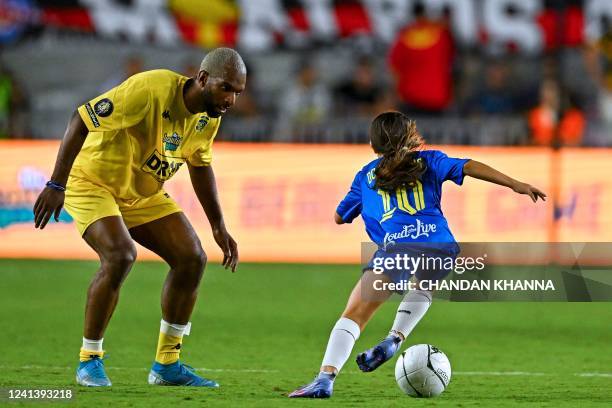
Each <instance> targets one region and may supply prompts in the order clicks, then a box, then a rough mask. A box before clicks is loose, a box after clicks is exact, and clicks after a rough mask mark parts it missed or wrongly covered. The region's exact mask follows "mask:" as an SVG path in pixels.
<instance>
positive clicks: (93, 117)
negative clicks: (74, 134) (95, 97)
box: [85, 102, 100, 128]
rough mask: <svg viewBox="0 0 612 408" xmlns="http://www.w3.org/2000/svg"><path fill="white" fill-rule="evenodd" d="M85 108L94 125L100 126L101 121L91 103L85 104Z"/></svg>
mask: <svg viewBox="0 0 612 408" xmlns="http://www.w3.org/2000/svg"><path fill="white" fill-rule="evenodd" d="M85 109H86V110H87V114H88V115H89V119H91V123H93V125H94V127H96V128H98V127H100V122H99V121H98V117H97V116H96V114H95V113H94V110H93V109H92V108H91V104H90V103H89V102H88V103H87V104H86V105H85Z"/></svg>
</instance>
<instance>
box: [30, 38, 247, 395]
mask: <svg viewBox="0 0 612 408" xmlns="http://www.w3.org/2000/svg"><path fill="white" fill-rule="evenodd" d="M245 83H246V68H245V65H244V62H243V61H242V58H241V57H240V55H239V54H238V53H237V52H236V51H234V50H233V49H230V48H217V49H215V50H212V51H211V52H210V53H208V54H207V55H206V57H205V58H204V60H203V61H202V64H201V66H200V71H199V72H198V74H197V75H196V76H195V77H194V78H187V77H184V76H182V75H179V74H177V73H174V72H172V71H167V70H155V71H148V72H143V73H140V74H136V75H134V76H132V77H130V78H128V79H127V80H126V81H125V82H123V83H122V84H120V85H119V86H117V87H116V88H113V89H111V90H110V91H108V92H106V93H105V94H102V95H100V96H98V97H97V98H94V99H92V100H91V101H90V102H88V103H86V104H85V105H83V106H81V107H79V108H78V109H77V111H76V112H75V113H74V115H73V116H72V119H71V120H70V123H69V124H68V128H67V130H66V133H65V135H64V139H63V141H62V144H61V146H60V149H59V153H58V156H57V160H56V163H55V169H54V171H53V175H52V176H51V180H49V181H48V182H47V186H46V187H45V189H44V190H43V191H42V192H41V193H40V196H39V197H38V199H37V201H36V204H35V205H34V218H35V226H36V228H41V229H43V228H44V227H45V225H46V224H47V222H48V221H49V219H50V217H51V216H54V217H55V219H56V220H57V217H58V216H59V213H60V210H61V208H62V206H63V205H65V207H66V210H67V211H68V213H70V215H72V217H73V218H74V220H75V223H76V225H77V228H78V230H79V232H80V233H81V235H82V236H83V239H84V240H85V241H86V242H87V244H89V246H91V247H92V249H93V250H94V251H96V253H97V254H98V256H99V257H100V269H99V270H98V273H97V274H96V275H95V277H94V279H93V282H92V283H91V286H90V287H89V291H88V293H87V305H86V308H85V327H84V336H83V346H82V348H81V352H80V364H79V366H78V368H77V376H76V377H77V382H78V383H79V384H81V385H86V386H110V385H111V382H110V380H109V379H108V377H107V375H106V373H105V371H104V364H103V361H102V357H103V355H104V351H103V348H102V340H103V336H104V331H105V329H106V327H107V325H108V322H109V320H110V318H111V316H112V314H113V311H114V309H115V306H116V304H117V300H118V297H119V289H120V288H121V284H122V282H123V280H124V279H125V277H126V276H127V274H128V273H129V271H130V269H131V267H132V265H133V264H134V261H135V259H136V247H135V245H134V242H133V241H136V242H138V243H139V244H141V245H142V246H144V247H145V248H148V249H150V250H151V251H153V252H155V253H156V254H158V255H159V256H160V257H161V258H162V259H164V261H166V262H167V263H168V264H169V265H170V272H169V273H168V276H167V279H166V282H165V284H164V288H163V291H162V298H161V306H162V321H161V329H160V334H159V342H158V346H157V354H156V357H155V363H154V364H153V367H152V368H151V371H150V373H149V383H150V384H158V385H189V386H204V387H218V386H219V385H218V384H217V383H216V382H215V381H212V380H207V379H205V378H202V377H200V376H198V375H197V374H195V373H194V372H193V370H191V369H189V368H188V367H187V366H185V365H183V364H182V363H181V362H180V361H179V352H180V350H181V342H182V338H183V335H187V334H189V329H190V323H189V317H190V316H191V312H192V310H193V307H194V304H195V301H196V297H197V291H198V285H199V282H200V279H201V277H202V274H203V272H204V266H205V264H206V254H205V253H204V250H203V249H202V246H201V244H200V240H199V239H198V237H197V235H196V232H195V231H194V229H193V227H192V226H191V224H190V223H189V221H188V220H187V218H186V217H185V215H184V214H183V213H182V212H181V209H180V208H179V207H178V205H177V204H176V203H175V202H174V200H172V198H170V196H169V195H168V194H167V193H165V192H164V190H163V184H164V182H165V181H166V180H168V179H169V178H170V177H172V176H173V175H174V173H176V171H177V170H178V169H179V168H180V167H181V166H183V165H184V164H186V167H188V168H189V174H190V177H191V182H192V184H193V188H194V190H195V192H196V195H197V197H198V199H199V201H200V203H201V204H202V207H203V208H204V212H205V213H206V216H207V217H208V220H209V222H210V224H211V227H212V231H213V235H214V238H215V241H216V242H217V244H218V245H219V246H220V247H221V249H222V250H223V254H224V258H223V265H224V266H225V268H226V269H227V268H229V269H231V270H232V272H233V271H234V270H235V269H236V265H237V264H238V250H237V245H236V242H235V241H234V239H233V238H232V237H231V236H230V234H229V233H228V232H227V230H226V227H225V223H224V221H223V215H222V212H221V207H220V205H219V200H218V198H217V190H216V183H215V176H214V173H213V169H212V167H211V156H212V154H211V145H212V142H213V139H214V138H215V135H216V134H217V130H218V129H219V124H220V121H221V115H223V114H224V113H225V112H226V110H227V109H229V108H230V107H231V106H232V105H234V102H235V101H236V98H237V97H238V96H239V94H240V93H241V92H242V91H243V90H244V87H245Z"/></svg>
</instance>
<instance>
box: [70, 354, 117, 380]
mask: <svg viewBox="0 0 612 408" xmlns="http://www.w3.org/2000/svg"><path fill="white" fill-rule="evenodd" d="M76 382H77V384H79V385H84V386H86V387H110V386H111V385H112V384H111V382H110V380H109V379H108V376H107V375H106V372H105V371H104V362H103V361H102V359H101V358H100V357H98V356H95V357H93V358H92V359H91V360H88V361H82V362H80V363H79V366H78V367H77V371H76Z"/></svg>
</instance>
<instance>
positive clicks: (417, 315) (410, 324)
mask: <svg viewBox="0 0 612 408" xmlns="http://www.w3.org/2000/svg"><path fill="white" fill-rule="evenodd" d="M430 305H431V294H430V293H429V292H426V291H424V290H411V291H410V292H408V294H406V296H404V299H403V300H402V302H401V303H400V305H399V307H398V308H397V314H396V315H395V321H394V322H393V327H392V328H391V334H393V333H394V332H395V333H401V334H402V335H403V336H404V339H406V337H408V335H409V334H410V332H411V331H412V330H413V329H414V328H415V326H416V325H417V324H418V323H419V321H420V320H421V319H422V318H423V316H425V313H426V312H427V309H429V306H430Z"/></svg>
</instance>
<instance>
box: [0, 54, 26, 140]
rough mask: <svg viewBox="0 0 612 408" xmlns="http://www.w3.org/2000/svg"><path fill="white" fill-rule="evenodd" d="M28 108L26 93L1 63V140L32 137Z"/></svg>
mask: <svg viewBox="0 0 612 408" xmlns="http://www.w3.org/2000/svg"><path fill="white" fill-rule="evenodd" d="M28 108H29V103H28V98H27V96H26V94H25V91H24V90H23V88H22V87H21V86H20V85H19V83H18V82H17V81H16V80H15V78H14V77H13V75H12V74H11V73H10V72H9V71H8V70H7V69H6V68H5V67H4V66H3V65H1V63H0V139H6V138H14V139H23V138H28V137H30V135H29V131H28V110H29V109H28Z"/></svg>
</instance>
